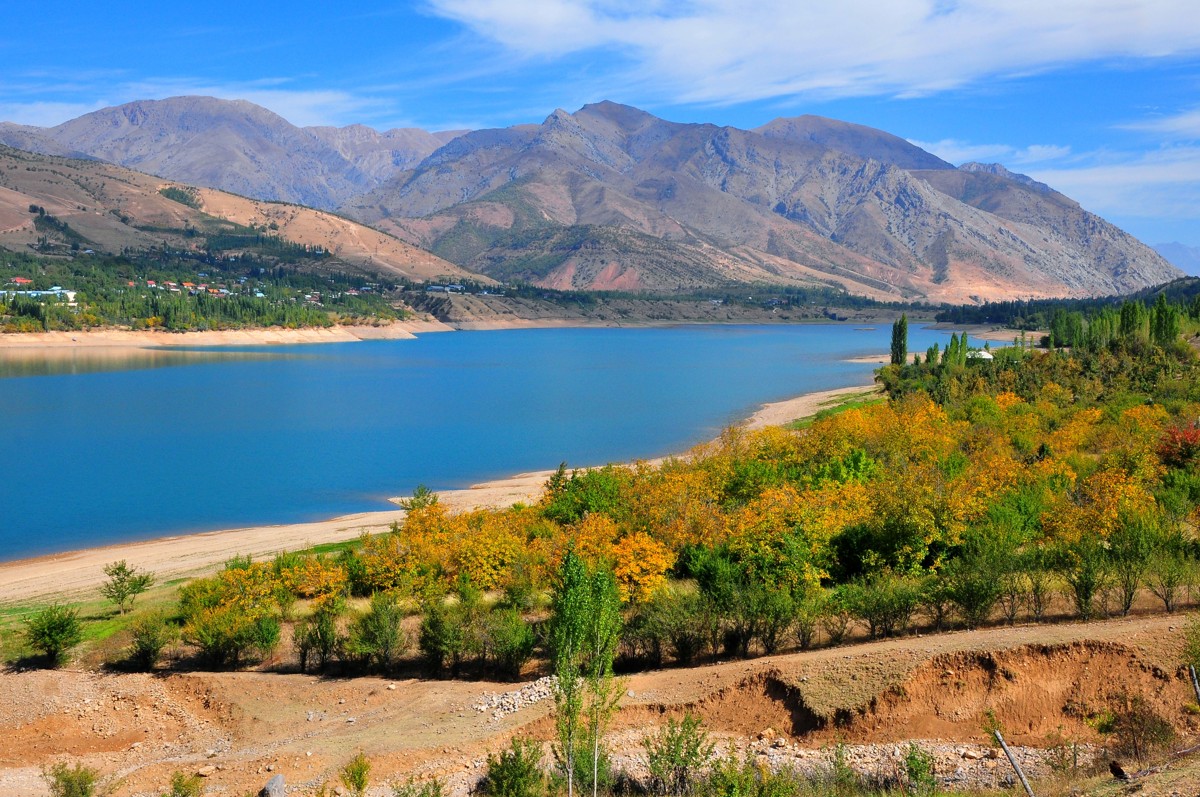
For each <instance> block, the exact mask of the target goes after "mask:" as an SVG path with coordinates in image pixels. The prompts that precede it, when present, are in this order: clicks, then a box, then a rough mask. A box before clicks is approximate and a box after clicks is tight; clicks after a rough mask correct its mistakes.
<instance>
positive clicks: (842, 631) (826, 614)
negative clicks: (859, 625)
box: [821, 587, 853, 645]
mask: <svg viewBox="0 0 1200 797" xmlns="http://www.w3.org/2000/svg"><path fill="white" fill-rule="evenodd" d="M852 618H853V615H852V614H850V609H849V608H848V607H847V601H846V589H845V587H835V588H834V589H833V590H832V591H830V593H829V596H828V599H827V600H826V601H825V606H824V607H823V609H822V611H821V630H822V631H824V632H825V636H826V638H828V639H829V644H831V645H840V644H842V640H844V639H845V638H846V632H847V631H848V630H850V620H851V619H852Z"/></svg>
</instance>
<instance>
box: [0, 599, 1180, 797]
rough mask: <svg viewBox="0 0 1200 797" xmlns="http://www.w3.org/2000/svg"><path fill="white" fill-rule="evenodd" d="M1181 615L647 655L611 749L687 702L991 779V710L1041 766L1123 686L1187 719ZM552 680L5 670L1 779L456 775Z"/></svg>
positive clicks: (850, 753)
mask: <svg viewBox="0 0 1200 797" xmlns="http://www.w3.org/2000/svg"><path fill="white" fill-rule="evenodd" d="M1182 624H1183V618H1181V617H1178V616H1163V615H1153V616H1146V617H1139V618H1129V619H1124V620H1113V621H1108V622H1098V623H1091V624H1071V623H1067V624H1061V625H1050V626H1023V627H1017V628H994V629H988V630H984V631H976V632H960V633H952V634H941V635H935V636H926V637H917V636H913V637H905V638H901V639H892V640H887V641H883V642H877V643H872V644H862V645H848V646H844V647H838V648H826V649H821V650H814V651H809V652H803V653H794V654H788V655H782V656H773V657H770V658H764V659H756V660H750V661H732V662H725V663H720V664H711V665H705V666H699V667H693V668H689V669H674V670H659V671H654V672H645V673H638V674H634V675H630V676H628V678H627V679H626V680H625V682H624V684H623V688H624V689H625V690H626V695H625V697H624V698H623V700H622V707H621V710H620V712H619V714H618V716H617V718H616V722H615V725H614V728H613V734H612V738H611V741H612V744H613V747H614V759H615V760H616V761H617V762H619V763H620V764H621V765H622V766H624V767H626V768H627V769H629V770H630V771H633V772H635V773H636V772H637V771H638V769H639V767H642V766H644V763H643V761H642V758H643V754H642V751H641V740H642V738H643V737H644V736H645V735H646V734H648V733H652V732H653V731H654V729H655V728H656V727H659V726H661V725H662V724H664V723H665V722H666V720H667V719H668V718H670V717H680V716H682V715H683V714H685V713H686V712H688V711H691V712H694V713H697V714H699V715H700V716H701V717H703V719H704V721H705V727H706V728H708V729H709V730H710V731H711V732H712V734H713V736H714V738H715V739H716V740H718V741H719V743H720V749H721V750H723V751H728V752H732V753H734V754H736V755H739V756H740V755H744V754H749V755H752V756H755V757H756V760H758V761H759V762H760V763H762V764H764V765H767V766H796V767H799V768H801V769H814V770H815V769H820V768H821V767H827V766H828V762H829V757H830V752H829V749H830V748H831V747H832V746H833V745H835V744H839V743H840V744H845V745H846V756H847V760H848V762H849V763H850V764H851V765H853V766H854V767H856V768H858V769H860V770H861V771H863V772H868V773H880V772H882V773H884V774H886V773H887V772H890V771H892V770H894V769H895V768H896V767H897V766H898V765H899V764H898V762H901V759H902V756H903V750H904V748H905V746H906V745H907V744H908V742H909V741H910V740H916V741H918V742H919V743H920V744H921V745H922V746H923V747H924V748H926V749H927V750H929V751H930V752H932V753H933V754H934V755H935V757H936V759H937V761H938V764H937V766H938V772H939V775H940V776H942V777H943V779H944V782H946V783H952V784H958V785H964V786H967V785H987V784H1002V783H1004V782H1005V778H1006V777H1008V776H1009V775H1008V774H1006V773H1008V769H1007V765H1006V764H1005V763H1004V762H1003V761H1002V760H997V759H996V758H994V757H991V756H992V755H993V754H992V753H991V752H990V751H989V750H988V749H987V747H986V745H985V742H986V736H985V732H984V719H985V717H987V715H988V712H989V711H991V712H994V714H995V718H996V720H997V721H998V722H999V724H1000V726H1001V727H1002V728H1003V729H1004V731H1005V732H1006V735H1007V737H1008V738H1009V740H1010V741H1011V742H1012V743H1013V744H1014V745H1015V746H1017V749H1018V753H1019V755H1020V756H1022V759H1023V761H1024V762H1025V763H1026V764H1027V765H1028V767H1029V769H1030V770H1031V771H1032V772H1034V773H1044V772H1046V771H1048V763H1047V762H1048V760H1049V757H1050V756H1051V753H1048V752H1046V751H1045V749H1044V748H1046V747H1048V746H1049V745H1050V744H1052V743H1053V741H1054V739H1055V738H1056V737H1059V736H1061V737H1065V738H1069V739H1071V740H1073V741H1078V742H1082V743H1085V744H1086V743H1089V742H1097V741H1100V737H1099V736H1098V734H1097V731H1096V726H1097V725H1098V724H1099V723H1098V722H1096V719H1097V718H1098V717H1100V716H1101V714H1102V712H1104V711H1106V710H1113V709H1114V708H1115V707H1116V706H1118V705H1119V703H1120V701H1121V699H1122V696H1123V695H1139V696H1141V697H1142V699H1143V700H1145V701H1146V703H1147V705H1149V706H1150V707H1151V708H1152V709H1153V710H1154V711H1156V712H1157V713H1158V714H1160V715H1161V716H1163V717H1164V718H1166V719H1167V720H1168V721H1169V722H1170V723H1171V724H1172V725H1173V726H1174V728H1175V729H1176V731H1177V732H1179V733H1180V734H1183V735H1184V736H1185V737H1186V736H1187V735H1194V734H1195V733H1196V732H1197V730H1198V728H1197V724H1196V719H1195V718H1194V717H1193V716H1192V715H1191V714H1189V713H1188V712H1187V711H1186V709H1185V707H1186V706H1187V705H1188V704H1189V703H1192V702H1193V701H1194V696H1192V695H1191V693H1190V690H1189V687H1188V683H1187V681H1186V680H1185V679H1184V677H1183V673H1182V671H1181V670H1180V669H1179V666H1178V662H1179V660H1180V658H1179V656H1180V644H1181V640H1180V637H1181V628H1182ZM544 686H545V684H541V685H538V684H532V683H530V684H500V683H485V682H470V681H449V680H434V681H430V680H421V679H413V678H406V679H402V680H390V679H385V678H379V677H359V678H318V677H314V676H305V675H296V674H290V673H282V672H280V673H276V672H237V673H204V672H179V673H172V674H166V675H158V676H146V675H133V674H129V675H122V674H115V673H91V672H82V671H61V672H41V671H26V672H17V671H9V672H4V673H0V738H2V739H4V740H5V744H3V745H0V797H9V796H10V795H12V797H16V795H22V796H24V795H41V794H45V793H46V791H45V787H44V784H43V783H42V781H41V779H40V774H39V772H40V768H41V767H43V766H46V765H47V764H49V763H52V762H54V761H57V760H70V761H82V762H84V763H86V764H88V765H91V766H95V767H98V768H99V769H100V770H101V771H102V772H103V773H104V774H105V775H106V776H107V777H110V778H112V779H114V780H119V782H120V783H119V786H118V787H117V788H116V790H115V791H114V794H115V795H143V794H145V795H154V794H159V793H161V791H162V789H163V788H164V784H166V783H167V782H168V781H169V778H170V773H171V772H172V771H175V770H181V771H185V772H195V771H199V770H201V769H204V770H205V771H206V772H207V779H206V785H207V786H208V787H209V789H210V790H220V791H227V792H229V793H246V792H247V791H254V790H257V789H259V788H261V786H262V784H263V783H264V782H265V781H266V780H267V778H269V777H270V776H271V774H272V773H282V774H284V775H285V777H286V778H287V781H288V784H289V786H300V785H305V784H306V785H307V788H308V789H309V790H310V791H311V789H312V788H313V787H315V786H316V785H317V784H319V783H321V782H322V781H325V780H331V779H333V780H336V772H337V769H338V768H339V767H341V766H342V765H343V764H344V763H345V762H346V761H347V760H348V759H349V758H350V757H351V756H353V755H354V754H355V753H356V752H358V751H362V752H363V753H365V754H366V755H367V756H368V757H369V758H370V759H371V761H372V764H373V775H372V777H373V780H374V781H375V782H376V783H380V784H384V783H386V782H389V781H394V780H396V779H402V778H403V777H405V776H406V775H408V774H412V773H416V774H419V775H421V776H426V775H435V776H438V777H441V778H444V779H446V780H447V782H448V784H449V786H450V787H451V788H450V791H451V793H452V794H455V795H458V794H465V793H466V790H467V789H468V788H469V787H470V786H472V785H473V784H474V783H475V781H476V780H477V779H478V778H479V776H480V775H481V774H482V771H483V767H484V765H485V761H486V756H487V754H488V753H489V752H495V751H497V750H499V749H501V748H502V747H504V746H505V745H506V744H507V743H508V740H509V739H510V738H511V737H512V736H513V735H514V734H522V735H532V736H534V737H535V738H540V739H549V738H551V737H552V735H553V721H552V719H551V712H552V709H553V701H552V700H551V699H549V698H548V696H547V695H548V692H547V690H546V689H545V688H543V687H544ZM300 793H306V792H305V791H303V790H302V791H301V792H300ZM384 793H388V792H387V791H381V792H380V794H384ZM1181 793H1183V792H1181ZM1186 793H1195V791H1192V792H1186Z"/></svg>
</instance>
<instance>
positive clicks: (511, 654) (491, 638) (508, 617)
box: [485, 609, 537, 680]
mask: <svg viewBox="0 0 1200 797" xmlns="http://www.w3.org/2000/svg"><path fill="white" fill-rule="evenodd" d="M485 624H486V628H485V635H486V637H487V643H486V644H487V649H488V651H489V653H490V655H491V658H492V660H493V661H494V662H495V663H496V668H497V669H498V670H499V671H500V672H501V673H503V674H504V675H507V676H508V677H509V678H512V679H514V680H516V679H517V678H520V677H521V669H522V668H523V667H524V666H525V665H526V664H527V663H528V662H529V660H530V659H531V658H533V651H534V648H535V647H536V646H537V636H536V635H535V634H534V632H533V626H532V625H530V624H529V622H528V621H527V620H526V619H525V618H524V617H522V616H521V612H520V611H518V610H517V609H496V610H494V611H492V612H490V613H489V614H488V615H487V618H486V621H485Z"/></svg>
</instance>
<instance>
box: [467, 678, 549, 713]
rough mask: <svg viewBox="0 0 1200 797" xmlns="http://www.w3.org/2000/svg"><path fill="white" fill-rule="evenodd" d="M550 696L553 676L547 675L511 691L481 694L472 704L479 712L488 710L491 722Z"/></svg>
mask: <svg viewBox="0 0 1200 797" xmlns="http://www.w3.org/2000/svg"><path fill="white" fill-rule="evenodd" d="M552 697H554V676H553V675H547V676H546V677H545V678H539V679H537V680H536V681H533V682H532V683H528V684H525V685H524V686H522V687H521V688H520V689H514V690H513V691H511V692H501V693H499V694H496V693H494V692H493V693H491V694H487V695H483V696H482V697H481V698H480V699H479V702H477V703H476V704H475V705H474V709H475V710H476V711H478V712H479V713H480V714H486V713H487V712H489V711H490V712H491V714H492V722H499V721H500V720H502V719H504V718H505V717H507V716H508V715H509V714H514V713H516V712H518V711H520V710H521V709H523V708H525V707H526V706H532V705H534V704H536V703H540V702H542V701H543V700H546V699H548V698H552Z"/></svg>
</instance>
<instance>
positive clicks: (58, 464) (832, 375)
mask: <svg viewBox="0 0 1200 797" xmlns="http://www.w3.org/2000/svg"><path fill="white" fill-rule="evenodd" d="M947 337H948V336H947V335H945V334H943V333H940V332H933V331H930V330H925V329H913V330H911V333H910V348H911V349H912V350H915V351H923V350H924V349H925V348H926V347H927V346H929V345H930V344H932V343H933V342H934V341H935V340H936V341H940V342H942V343H943V344H944V342H945V340H946V339H947ZM889 340H890V326H889V325H881V326H879V327H877V328H875V329H873V330H869V331H864V330H858V329H855V328H852V327H849V326H844V325H811V326H732V327H731V326H688V327H672V328H650V329H646V328H639V329H530V330H511V331H497V332H464V333H444V334H431V335H422V336H420V337H419V338H418V339H417V340H400V341H367V342H361V343H349V344H323V345H317V346H286V347H271V348H267V347H264V348H254V349H245V348H238V349H224V350H222V349H205V350H202V351H196V352H177V351H172V352H170V353H162V352H157V353H150V354H147V353H145V352H138V353H136V354H135V355H132V356H131V357H130V358H128V359H121V358H114V357H100V356H91V355H88V354H87V353H86V352H78V351H72V352H71V353H70V354H69V355H63V354H59V355H58V356H55V357H51V358H49V359H47V360H46V361H44V362H42V361H36V360H35V361H33V362H31V361H30V359H29V357H28V355H26V356H24V357H23V358H22V359H20V360H17V359H13V357H12V356H10V357H5V356H4V355H2V354H0V377H8V378H0V418H2V419H3V432H2V434H0V440H2V441H3V446H4V456H3V461H4V462H5V467H4V470H3V480H2V481H0V490H3V495H4V499H3V504H2V508H0V560H6V559H16V558H21V557H25V556H31V555H36V554H43V553H49V552H56V551H64V550H73V549H77V548H82V547H90V546H95V545H101V544H108V543H114V542H123V541H129V540H136V539H145V538H151V537H158V536H164V535H167V534H179V533H188V532H195V531H208V530H213V529H219V528H232V527H240V526H248V525H259V524H266V523H288V522H297V521H304V520H317V519H322V518H328V517H333V516H335V515H339V514H346V513H350V512H359V511H366V510H372V509H383V508H387V506H388V505H387V504H386V503H385V500H386V498H387V497H389V496H394V495H402V494H406V493H408V492H410V491H411V490H412V489H413V488H414V487H415V486H416V485H417V484H421V483H424V484H427V485H429V486H430V487H433V488H435V489H446V488H453V487H463V486H467V485H470V484H473V483H476V482H479V481H482V480H485V479H491V478H498V477H502V476H506V475H509V474H512V473H518V472H522V471H531V470H541V469H547V468H553V467H555V466H556V465H557V464H558V463H559V462H560V461H564V460H565V461H566V462H568V464H570V465H578V466H582V465H593V464H599V463H604V462H610V461H627V460H631V459H634V458H639V457H653V456H657V455H661V454H664V453H669V452H678V451H683V450H685V449H687V448H688V447H689V446H691V445H693V444H695V443H698V442H700V441H703V440H707V439H711V438H712V437H714V436H716V434H718V433H719V432H720V430H721V429H722V428H724V427H725V426H727V425H729V424H731V423H734V422H736V421H738V420H740V419H743V418H745V417H747V416H749V415H750V414H751V413H752V412H753V411H754V410H755V409H756V408H757V407H758V406H759V405H760V404H762V403H763V402H768V401H776V400H779V399H783V398H788V397H791V396H795V395H798V394H800V393H805V392H809V391H814V390H826V389H830V388H836V387H843V386H846V385H852V384H858V383H863V381H864V380H869V377H870V373H871V371H872V366H870V365H863V364H855V363H849V362H845V360H846V359H847V358H850V357H854V356H859V355H867V354H877V353H880V352H885V351H887V349H888V345H889ZM297 542H298V543H299V542H301V541H297Z"/></svg>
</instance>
